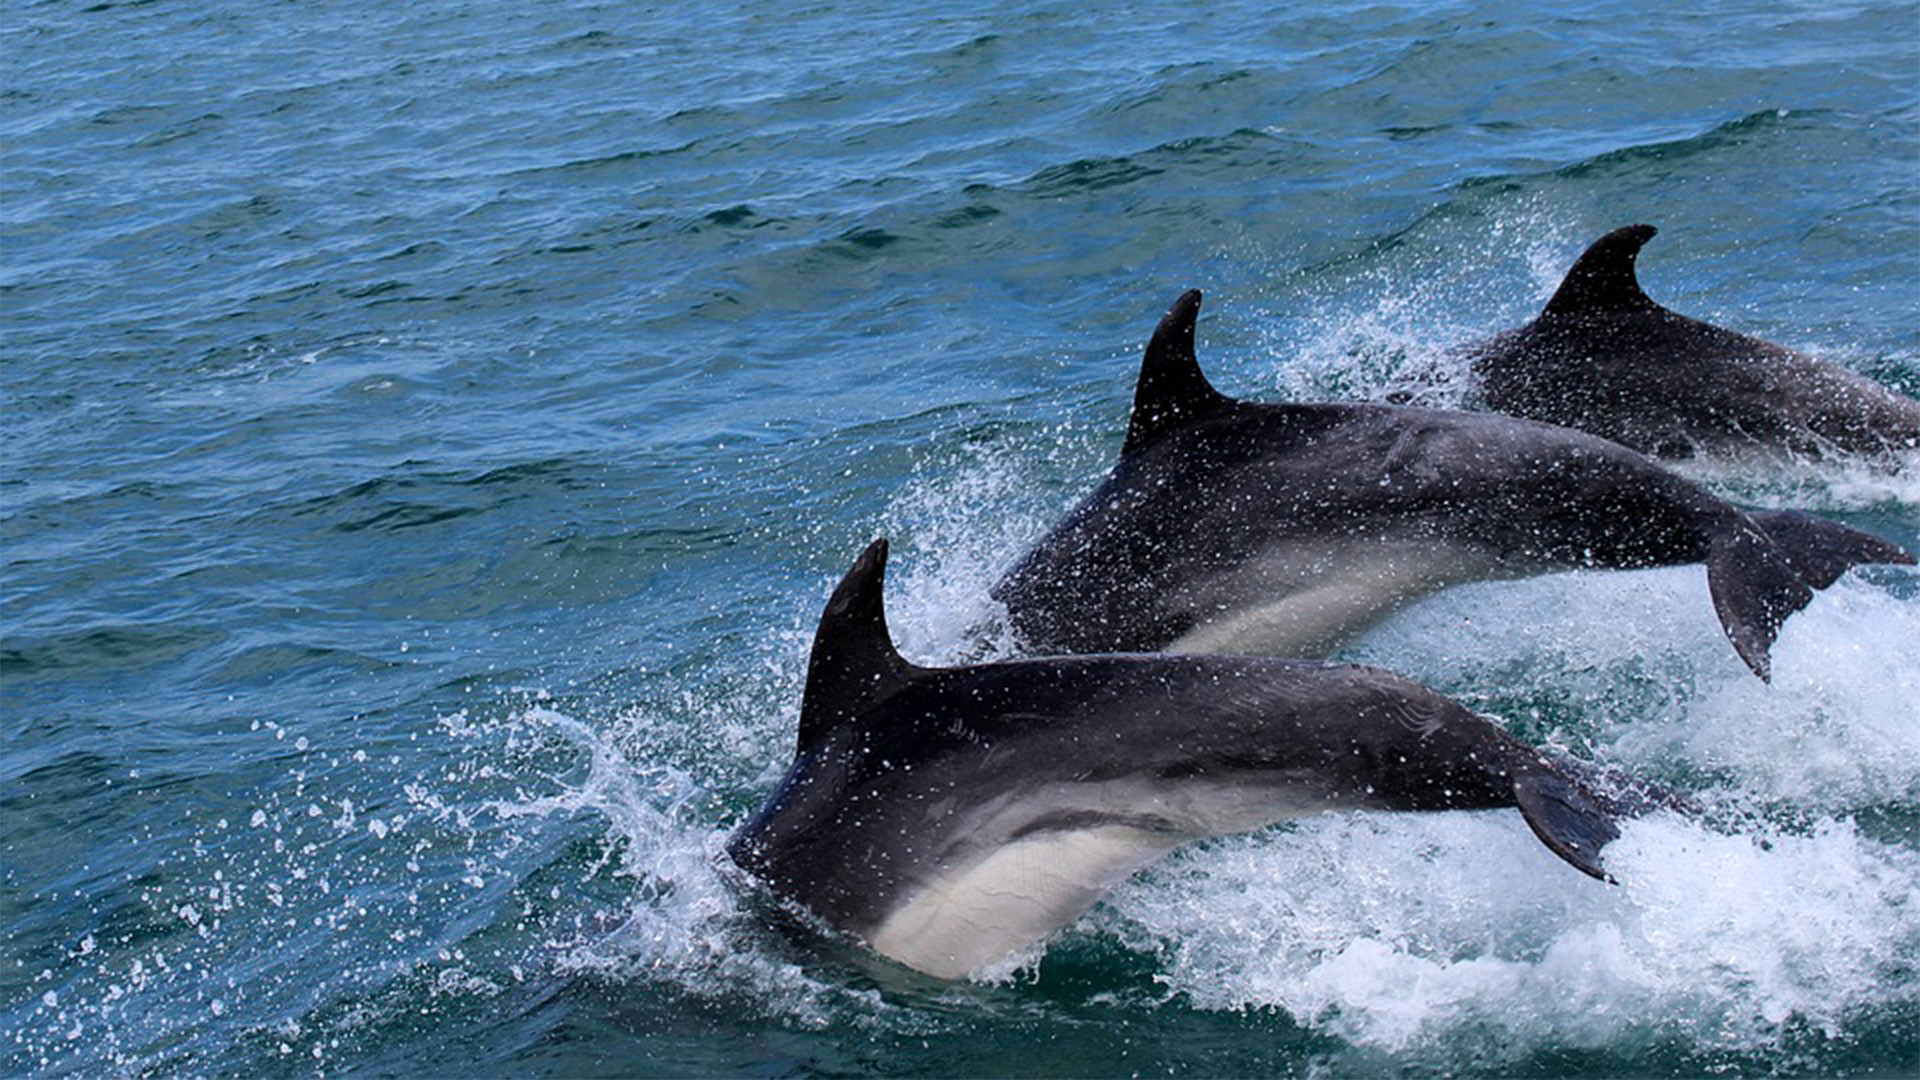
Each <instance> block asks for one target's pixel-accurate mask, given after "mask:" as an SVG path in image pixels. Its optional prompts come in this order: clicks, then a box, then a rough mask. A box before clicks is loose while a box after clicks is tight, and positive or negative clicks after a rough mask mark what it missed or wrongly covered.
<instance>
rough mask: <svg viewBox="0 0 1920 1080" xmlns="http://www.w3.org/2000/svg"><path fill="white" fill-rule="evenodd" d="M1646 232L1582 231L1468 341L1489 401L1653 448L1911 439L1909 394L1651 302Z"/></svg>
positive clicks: (1679, 452) (1822, 449) (1916, 423)
mask: <svg viewBox="0 0 1920 1080" xmlns="http://www.w3.org/2000/svg"><path fill="white" fill-rule="evenodd" d="M1655 232H1656V230H1655V229H1654V227H1653V226H1651V225H1628V226H1626V227H1624V228H1620V229H1615V230H1614V231H1612V232H1610V233H1608V234H1607V235H1605V236H1603V237H1601V238H1600V239H1598V240H1596V241H1594V243H1593V246H1592V247H1589V248H1588V249H1587V250H1586V252H1585V253H1584V254H1582V255H1581V256H1580V258H1579V260H1578V261H1576V262H1575V263H1574V264H1573V268H1572V269H1571V270H1569V271H1568V272H1567V276H1566V279H1565V280H1564V281H1562V282H1561V284H1560V288H1559V290H1558V291H1557V292H1555V293H1554V294H1553V299H1551V300H1549V301H1547V306H1546V308H1545V310H1543V311H1542V312H1541V313H1540V316H1539V317H1538V318H1536V319H1534V320H1533V321H1532V322H1530V323H1527V324H1526V325H1525V326H1521V327H1518V328H1516V329H1513V330H1508V331H1506V332H1504V333H1501V334H1498V335H1496V336H1494V337H1493V338H1491V339H1489V340H1487V341H1484V342H1482V343H1480V344H1479V345H1477V346H1474V347H1473V349H1472V350H1471V355H1472V360H1473V367H1474V371H1475V373H1476V374H1477V375H1478V376H1479V379H1480V392H1481V395H1482V396H1483V398H1484V399H1485V401H1486V403H1487V405H1488V406H1489V407H1490V408H1494V409H1498V410H1499V411H1501V412H1503V413H1508V414H1510V415H1513V416H1524V417H1527V418H1529V419H1533V420H1544V421H1547V422H1549V423H1554V424H1564V425H1566V426H1567V427H1575V428H1579V429H1580V430H1582V431H1587V432H1591V433H1593V434H1595V435H1601V436H1605V437H1606V438H1609V439H1613V440H1614V441H1616V442H1620V443H1624V444H1626V445H1627V446H1631V447H1633V448H1634V449H1636V450H1640V451H1642V452H1644V453H1649V454H1654V455H1657V456H1661V457H1687V456H1691V455H1692V454H1694V453H1696V452H1698V451H1701V450H1706V451H1712V452H1721V451H1726V450H1730V449H1738V448H1741V447H1747V446H1753V447H1768V448H1782V449H1788V450H1792V451H1795V452H1798V453H1806V454H1831V453H1842V454H1875V453H1882V452H1887V451H1898V450H1910V449H1914V448H1916V447H1920V401H1915V400H1913V399H1912V398H1909V397H1905V396H1903V395H1901V394H1899V393H1897V392H1895V391H1893V390H1890V389H1888V388H1886V387H1884V386H1881V385H1880V384H1879V383H1876V382H1874V381H1872V380H1871V379H1868V378H1865V377H1863V376H1861V375H1857V374H1855V373H1854V372H1852V371H1849V370H1847V369H1846V368H1844V367H1841V366H1839V365H1838V364H1832V363H1828V362H1826V361H1823V360H1817V359H1815V358H1813V357H1811V356H1808V355H1806V354H1805V353H1800V352H1795V351H1794V350H1792V349H1788V348H1784V347H1782V346H1779V345H1775V344H1773V343H1771V342H1767V341H1762V340H1760V339H1759V338H1754V337H1748V336H1747V335H1745V334H1739V333H1735V332H1734V331H1732V330H1727V329H1724V328H1722V327H1718V326H1714V325H1712V324H1710V323H1704V322H1701V321H1699V320H1698V319H1690V318H1688V317H1687V316H1685V315H1681V314H1678V313H1677V312H1673V311H1670V310H1668V309H1667V308H1664V307H1662V306H1660V305H1659V304H1657V303H1655V302H1654V301H1653V300H1652V299H1651V298H1649V297H1648V296H1647V294H1646V293H1645V292H1643V291H1641V289H1640V282H1639V279H1638V277H1637V276H1636V274H1635V273H1634V263H1635V260H1636V259H1637V258H1638V256H1639V254H1640V249H1641V247H1642V246H1644V245H1645V244H1646V242H1647V241H1648V240H1651V239H1652V238H1653V236H1654V233H1655Z"/></svg>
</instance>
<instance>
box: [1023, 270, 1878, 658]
mask: <svg viewBox="0 0 1920 1080" xmlns="http://www.w3.org/2000/svg"><path fill="white" fill-rule="evenodd" d="M1199 309H1200V294H1199V293H1198V292H1189V293H1187V294H1186V295H1184V296H1182V297H1181V298H1180V299H1179V301H1178V302H1176V303H1175V304H1174V305H1173V308H1172V310H1171V311H1169V312H1168V313H1167V315H1166V317H1165V318H1164V319H1162V320H1161V323H1160V326H1159V328H1158V330H1156V331H1155V333H1154V336H1153V340H1152V342H1151V343H1150V344H1149V345H1148V346H1147V353H1146V358H1145V360H1144V362H1143V363H1142V365H1141V371H1140V382H1139V385H1138V387H1137V389H1136V390H1135V395H1134V403H1133V413H1132V418H1131V420H1130V422H1129V426H1128V429H1127V438H1126V444H1125V446H1124V447H1123V449H1122V450H1121V454H1120V460H1119V463H1118V464H1116V465H1115V466H1114V468H1113V471H1112V472H1111V473H1110V474H1108V476H1107V478H1106V479H1105V480H1104V481H1103V482H1102V483H1101V484H1100V486H1099V487H1098V488H1097V489H1095V491H1094V492H1093V493H1092V494H1091V495H1088V496H1087V497H1086V499H1085V500H1083V501H1082V502H1081V503H1080V504H1079V505H1078V506H1077V507H1076V508H1075V509H1073V510H1072V511H1070V512H1069V513H1068V515H1067V516H1066V518H1065V519H1064V520H1062V521H1061V522H1060V523H1059V524H1058V525H1057V526H1056V527H1055V528H1054V529H1053V531H1052V532H1051V533H1050V534H1049V535H1048V536H1047V537H1045V538H1044V539H1043V540H1041V542H1040V543H1039V544H1038V545H1037V546H1036V547H1035V548H1034V549H1033V550H1032V551H1030V552H1028V553H1027V554H1026V555H1025V556H1024V557H1023V558H1022V559H1021V561H1020V562H1019V563H1018V564H1016V565H1015V566H1014V568H1013V569H1012V570H1011V571H1010V572H1009V573H1008V574H1007V575H1006V576H1005V577H1004V578H1002V579H1001V580H1000V581H999V582H998V583H997V584H996V585H995V586H994V590H993V592H994V595H995V596H996V597H997V598H998V599H999V600H1001V601H1002V602H1004V603H1005V604H1006V607H1007V612H1008V616H1009V618H1010V619H1011V620H1012V623H1013V626H1014V629H1015V631H1016V632H1017V633H1018V635H1019V636H1020V638H1021V639H1022V641H1023V643H1024V644H1026V645H1027V646H1028V647H1030V648H1032V649H1034V650H1036V651H1040V652H1082V653H1092V652H1145V651H1156V650H1170V651H1175V652H1237V653H1265V654H1272V655H1288V656H1314V655H1324V654H1325V653H1326V652H1327V651H1328V650H1331V649H1332V648H1334V647H1336V646H1337V645H1339V644H1340V643H1341V641H1342V640H1344V639H1345V638H1347V637H1348V636H1350V635H1352V634H1354V633H1357V632H1358V631H1360V630H1362V629H1364V628H1365V627H1367V626H1369V625H1371V624H1372V623H1374V622H1376V621H1378V620H1379V619H1380V618H1382V617H1384V616H1385V615H1386V614H1388V613H1389V612H1391V611H1393V610H1394V609H1395V608H1397V607H1399V606H1401V605H1403V604H1405V603H1407V602H1409V601H1411V600H1414V599H1417V598H1418V597H1421V596H1424V595H1426V594H1428V593H1431V592H1433V591H1435V590H1437V589H1440V588H1443V587H1445V586H1447V585H1451V584H1456V583H1460V582H1466V581H1477V580H1489V579H1499V578H1519V577H1526V576H1531V575H1535V574H1541V573H1546V572H1549V571H1556V570H1570V569H1575V568H1580V567H1605V568H1617V569H1618V568H1634V567H1654V566H1671V565H1680V564H1687V563H1699V562H1704V563H1705V564H1706V566H1707V579H1708V583H1709V585H1710V587H1711V592H1712V595H1713V603H1714V608H1715V610H1716V612H1717V613H1718V615H1719V617H1720V622H1721V625H1722V626H1723V627H1724V628H1725V629H1726V632H1727V636H1728V637H1729V638H1730V639H1731V640H1732V642H1733V645H1734V647H1735V649H1736V650H1738V652H1739V654H1740V656H1741V657H1742V658H1743V659H1744V660H1745V661H1746V663H1747V665H1748V666H1749V667H1751V668H1752V669H1753V671H1754V672H1755V673H1756V674H1758V675H1759V676H1760V677H1761V678H1763V679H1765V678H1767V677H1768V672H1769V659H1768V651H1769V649H1770V647H1771V646H1772V643H1773V640H1774V638H1775V636H1776V635H1777V633H1778V632H1779V628H1780V625H1781V623H1782V621H1784V620H1785V619H1786V617H1787V616H1788V615H1790V614H1792V613H1793V612H1795V611H1798V610H1799V609H1800V608H1801V607H1803V606H1805V605H1806V604H1807V602H1808V601H1809V600H1810V599H1811V598H1812V596H1813V591H1814V590H1815V589H1820V588H1825V587H1826V586H1827V585H1830V584H1832V583H1833V581H1834V580H1835V579H1837V578H1838V577H1839V576H1840V575H1841V574H1842V573H1843V572H1845V570H1846V569H1847V568H1848V567H1850V566H1853V565H1855V564H1858V563H1870V562H1899V563H1910V562H1912V561H1913V559H1912V557H1911V556H1909V555H1908V554H1907V553H1906V552H1904V551H1902V550H1901V549H1900V548H1898V547H1896V546H1894V545H1892V544H1889V543H1886V542H1885V541H1882V540H1879V539H1877V538H1875V537H1872V536H1869V535H1867V534H1865V533H1861V532H1858V531H1856V530H1853V529H1849V528H1846V527H1844V526H1841V525H1837V524H1834V523H1831V522H1828V521H1825V520H1823V519H1820V518H1817V517H1813V516H1811V515H1807V514H1800V513H1796V512H1792V511H1782V512H1774V513H1754V514H1748V513H1744V512H1742V511H1741V510H1740V509H1738V508H1737V507H1735V506H1733V505H1731V504H1729V503H1727V502H1725V501H1723V500H1721V499H1718V498H1716V497H1714V496H1713V495H1711V494H1709V493H1707V492H1706V491H1705V490H1703V489H1702V488H1700V487H1699V486H1698V485H1695V484H1693V483H1691V482H1689V481H1687V480H1685V479H1683V478H1681V477H1679V476H1676V475H1674V474H1673V473H1670V472H1668V471H1666V470H1665V469H1662V468H1661V467H1660V466H1659V465H1657V464H1655V463H1654V462H1653V461H1651V460H1649V459H1647V458H1646V457H1643V456H1642V455H1640V454H1638V453H1635V452H1634V451H1632V450H1629V449H1627V448H1626V447H1624V446H1621V445H1619V444H1617V443H1613V442H1609V441H1607V440H1605V439H1601V438H1598V437H1596V436H1593V435H1589V434H1585V433H1583V432H1579V431H1575V430H1572V429H1570V428H1564V427H1557V426H1554V425H1550V424H1543V423H1536V422H1533V421H1528V420H1519V419H1514V418H1512V417H1507V416H1498V415H1493V414H1485V413H1464V412H1455V411H1450V410H1439V409H1422V408H1408V407H1398V406H1390V405H1372V404H1324V403H1323V404H1303V405H1290V404H1261V403H1255V402H1245V401H1237V400H1234V399H1232V398H1229V397H1226V396H1224V395H1222V394H1220V393H1219V392H1217V391H1216V390H1214V388H1213V387H1212V386H1211V385H1210V384H1209V383H1208V382H1207V379H1206V376H1205V375H1204V374H1203V373H1202V372H1201V370H1200V365H1199V361H1198V360H1197V358H1196V357H1195V355H1194V323H1195V321H1196V319H1197V318H1198V315H1199Z"/></svg>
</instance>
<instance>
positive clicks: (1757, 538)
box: [1707, 519, 1813, 682]
mask: <svg viewBox="0 0 1920 1080" xmlns="http://www.w3.org/2000/svg"><path fill="white" fill-rule="evenodd" d="M1707 590H1708V591H1709V592H1710V593H1712V594H1713V609H1714V611H1715V612H1717V613H1718V614H1719V616H1720V625H1721V627H1723V628H1724V629H1725V630H1726V632H1727V639H1728V640H1729V641H1731V642H1733V648H1734V651H1735V652H1738V653H1739V654H1740V659H1742V660H1745V661H1746V662H1747V666H1748V667H1750V668H1752V669H1753V673H1754V674H1755V675H1758V676H1760V678H1761V680H1762V681H1764V682H1771V681H1773V669H1772V661H1771V659H1770V657H1769V651H1770V650H1771V649H1772V648H1773V639H1774V638H1776V637H1778V636H1779V634H1780V625H1781V624H1782V623H1784V622H1786V621H1787V616H1789V615H1791V614H1793V613H1794V612H1796V611H1799V610H1800V609H1801V608H1803V607H1806V606H1807V603H1808V601H1810V600H1812V599H1813V589H1812V588H1811V587H1810V586H1808V584H1807V582H1806V581H1805V579H1803V578H1802V577H1801V575H1800V572H1799V571H1798V570H1797V569H1795V567H1794V565H1793V563H1792V562H1790V561H1789V560H1788V558H1787V555H1786V553H1785V552H1784V551H1782V550H1781V549H1780V547H1779V545H1777V544H1775V543H1774V542H1773V539H1772V538H1771V537H1770V536H1768V535H1767V534H1766V533H1764V532H1762V531H1761V530H1760V528H1759V526H1758V525H1757V524H1755V523H1754V522H1753V521H1751V520H1750V519H1742V520H1741V521H1740V522H1739V523H1738V524H1737V525H1736V526H1735V527H1733V528H1731V529H1728V530H1727V531H1726V532H1725V533H1723V534H1721V535H1720V536H1716V537H1715V538H1714V539H1713V541H1712V543H1711V544H1710V545H1709V546H1708V548H1707Z"/></svg>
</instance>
